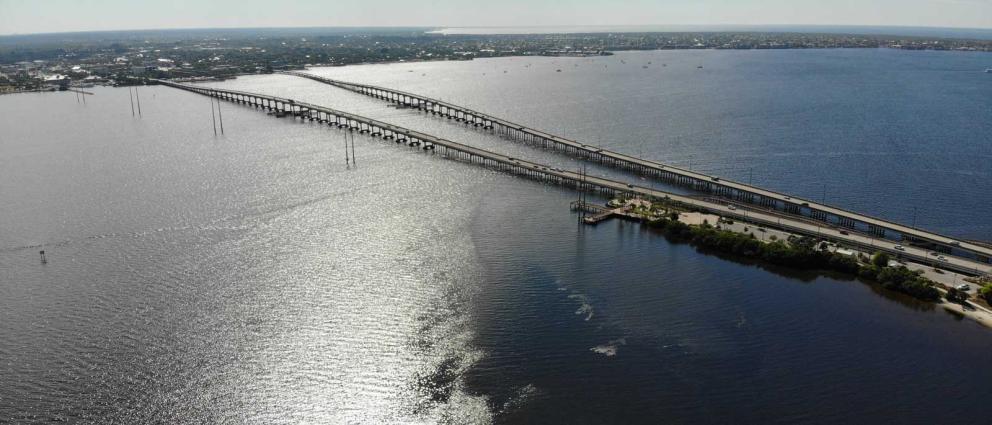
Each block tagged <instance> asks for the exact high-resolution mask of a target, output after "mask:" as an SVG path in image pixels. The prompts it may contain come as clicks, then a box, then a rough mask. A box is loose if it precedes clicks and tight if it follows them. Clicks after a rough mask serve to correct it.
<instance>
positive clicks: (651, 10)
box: [0, 0, 992, 35]
mask: <svg viewBox="0 0 992 425" xmlns="http://www.w3.org/2000/svg"><path fill="white" fill-rule="evenodd" d="M468 6H469V5H467V4H466V2H464V1H456V0H432V1H427V2H408V1H402V0H366V1H361V0H342V1H335V2H333V3H329V2H322V1H318V0H286V1H278V2H273V1H269V0H266V1H262V0H242V1H235V0H218V1H208V2H204V1H192V0H175V1H169V2H134V1H125V0H83V1H79V0H49V1H36V0H34V1H29V0H0V35H9V34H33V33H51V32H75V31H110V30H137V29H182V28H245V27H334V26H360V27H367V26H377V27H383V26H406V27H410V26H416V27H493V26H495V27H507V26H530V27H540V26H626V25H636V26H665V25H703V26H706V25H752V26H753V25H841V26H854V25H856V26H908V27H949V28H978V29H987V28H992V1H987V0H876V1H871V2H864V1H856V0H836V1H832V2H824V1H816V0H791V1H790V0H740V1H730V0H699V1H695V2H691V3H690V2H685V1H673V0H654V1H652V0H627V1H609V0H577V1H571V2H566V1H563V0H502V1H499V2H485V3H478V4H471V5H470V7H468ZM521 11H526V13H521Z"/></svg>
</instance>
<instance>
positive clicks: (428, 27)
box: [0, 23, 992, 37]
mask: <svg viewBox="0 0 992 425" xmlns="http://www.w3.org/2000/svg"><path fill="white" fill-rule="evenodd" d="M645 27H676V28H677V27H688V28H706V27H709V28H716V27H728V28H732V27H738V28H774V27H805V28H835V29H839V28H876V29H886V28H892V29H928V30H959V31H989V32H992V28H982V27H955V26H931V25H866V24H781V23H778V24H616V25H613V24H570V25H409V26H407V25H336V26H309V25H305V26H245V27H240V26H230V27H227V26H218V27H161V28H125V29H109V30H81V31H57V32H34V33H3V34H0V37H24V36H43V35H60V34H61V35H69V34H99V33H121V32H135V33H140V32H154V31H223V30H305V29H424V30H433V31H435V32H436V31H440V30H445V29H455V28H481V29H488V28H521V29H522V28H645ZM604 32H620V31H604ZM631 32H645V33H667V32H678V31H665V30H657V31H631ZM701 32H726V31H716V30H703V31H701ZM742 32H752V31H747V30H743V31H742ZM783 32H794V31H783ZM575 33H582V32H575ZM527 34H538V33H516V34H515V35H527ZM849 34H856V33H849ZM474 35H485V34H474ZM493 35H499V34H493ZM874 35H883V34H874ZM884 35H904V34H884ZM904 36H905V35H904ZM914 37H916V36H914Z"/></svg>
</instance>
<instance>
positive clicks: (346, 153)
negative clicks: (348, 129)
mask: <svg viewBox="0 0 992 425" xmlns="http://www.w3.org/2000/svg"><path fill="white" fill-rule="evenodd" d="M341 135H342V136H344V163H345V165H348V164H351V159H349V157H348V133H342V134H341Z"/></svg>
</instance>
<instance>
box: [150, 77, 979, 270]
mask: <svg viewBox="0 0 992 425" xmlns="http://www.w3.org/2000/svg"><path fill="white" fill-rule="evenodd" d="M155 82H157V83H158V84H162V85H165V86H169V87H173V88H177V89H181V90H186V91H190V92H193V93H198V94H202V95H205V96H210V97H214V98H218V99H221V100H226V101H230V102H234V103H238V104H241V105H245V106H249V107H254V108H258V109H264V110H268V111H272V112H275V113H276V114H279V115H288V116H292V117H294V118H299V119H301V120H303V121H309V122H313V123H318V124H327V125H329V126H333V127H337V128H339V129H344V130H346V131H353V132H360V133H363V134H367V135H369V136H371V137H379V138H382V139H383V140H390V141H394V142H395V143H404V144H406V145H408V146H411V147H418V148H420V149H421V150H424V151H427V152H431V153H435V154H440V155H442V157H443V158H446V159H453V160H459V161H467V162H469V163H473V164H478V165H482V166H485V167H488V168H490V169H494V170H498V171H502V172H507V173H512V174H516V175H520V176H524V177H528V178H531V179H535V180H539V181H543V182H546V183H551V184H558V185H563V186H566V187H570V188H575V189H577V190H585V191H598V192H600V193H602V194H604V195H606V196H640V197H644V198H648V199H655V200H659V201H662V202H666V203H669V204H671V205H675V206H678V207H682V208H691V209H696V210H700V211H704V212H709V213H713V214H717V215H721V216H724V217H729V218H733V219H737V220H744V221H748V222H752V223H756V224H759V225H768V226H773V227H779V228H783V229H786V230H789V231H791V232H794V233H799V234H806V235H811V236H817V237H823V238H828V239H833V240H836V241H839V242H842V243H845V244H847V245H850V246H854V247H859V248H863V249H868V250H879V251H885V252H889V253H891V254H893V255H895V256H898V257H902V258H907V259H910V260H913V261H917V262H921V263H924V264H929V263H933V261H934V259H933V257H932V256H931V255H930V252H931V251H929V250H927V249H923V248H919V247H913V246H907V247H904V248H903V249H898V248H896V245H895V244H894V243H892V242H891V241H886V240H883V239H878V238H876V237H874V236H872V235H864V234H857V233H850V232H846V231H842V230H839V229H835V228H831V227H824V226H820V225H819V223H816V224H814V222H810V221H811V220H809V219H808V218H806V217H797V216H794V215H790V214H785V213H780V212H777V211H774V210H770V209H747V208H737V207H733V206H731V205H726V204H724V203H722V202H713V201H712V200H707V199H702V198H699V197H692V196H684V195H677V194H673V193H668V192H665V191H661V190H656V189H652V188H646V187H640V186H636V185H633V184H628V183H625V182H622V181H617V180H610V179H605V178H600V177H593V176H589V175H586V174H581V173H578V172H572V171H567V170H562V169H558V168H552V167H548V166H547V165H544V164H540V163H537V162H533V161H527V160H523V159H519V158H514V157H511V156H507V155H502V154H499V153H495V152H491V151H487V150H484V149H479V148H475V147H472V146H469V145H465V144H461V143H457V142H453V141H451V140H447V139H442V138H440V137H435V136H432V135H429V134H425V133H421V132H418V131H414V130H410V129H407V128H404V127H401V126H397V125H392V124H389V123H385V122H382V121H379V120H375V119H372V118H367V117H363V116H360V115H355V114H351V113H348V112H344V111H339V110H336V109H331V108H327V107H323V106H318V105H313V104H309V103H305V102H299V101H295V100H293V99H288V98H282V97H276V96H268V95H262V94H256V93H248V92H242V91H234V90H221V89H215V88H210V87H205V86H199V85H188V84H178V83H174V82H171V81H164V80H155ZM940 266H941V267H942V268H945V269H947V270H953V271H958V272H962V273H966V274H971V275H976V274H989V273H992V265H989V264H988V263H982V262H977V261H974V260H972V259H969V258H961V257H949V258H948V259H947V261H945V262H942V263H941V264H940Z"/></svg>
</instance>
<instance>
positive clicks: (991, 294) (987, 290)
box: [978, 283, 992, 304]
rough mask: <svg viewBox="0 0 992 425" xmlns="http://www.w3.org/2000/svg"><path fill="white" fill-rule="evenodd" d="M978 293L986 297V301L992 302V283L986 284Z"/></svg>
mask: <svg viewBox="0 0 992 425" xmlns="http://www.w3.org/2000/svg"><path fill="white" fill-rule="evenodd" d="M978 294H979V295H981V296H982V298H985V302H987V303H989V304H992V283H990V284H988V285H985V286H983V287H982V289H979V290H978Z"/></svg>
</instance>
